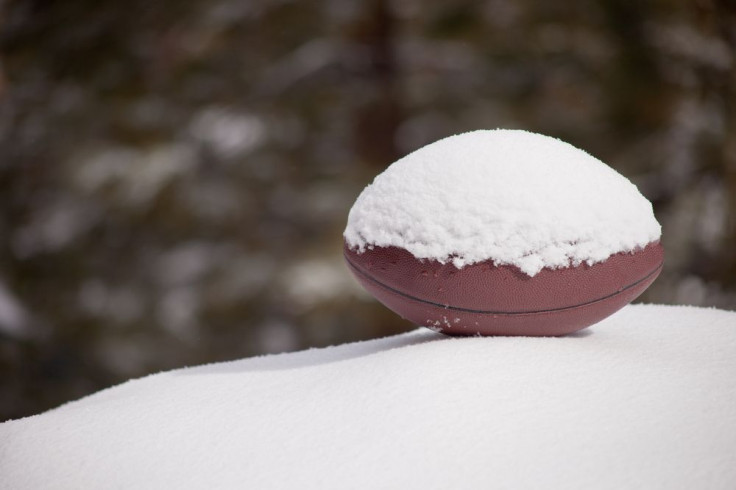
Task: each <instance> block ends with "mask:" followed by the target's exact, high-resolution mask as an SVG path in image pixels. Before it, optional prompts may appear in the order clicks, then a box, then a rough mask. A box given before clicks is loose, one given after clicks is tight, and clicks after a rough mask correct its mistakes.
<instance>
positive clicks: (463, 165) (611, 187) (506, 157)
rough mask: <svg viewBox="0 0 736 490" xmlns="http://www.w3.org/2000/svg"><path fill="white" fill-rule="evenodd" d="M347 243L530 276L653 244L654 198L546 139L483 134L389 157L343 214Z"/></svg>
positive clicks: (656, 225) (658, 233)
mask: <svg viewBox="0 0 736 490" xmlns="http://www.w3.org/2000/svg"><path fill="white" fill-rule="evenodd" d="M344 236H345V240H346V242H347V243H348V245H349V246H351V247H353V248H356V249H358V251H359V252H363V251H365V250H366V248H372V247H377V246H378V247H388V246H395V247H400V248H403V249H406V250H408V251H410V252H411V253H412V254H413V255H414V256H415V257H417V258H419V259H435V260H438V261H440V262H442V263H445V262H450V261H451V262H452V263H453V264H454V265H455V266H456V267H458V268H462V267H463V266H465V265H469V264H472V263H475V262H481V261H485V260H493V262H494V263H495V264H496V265H505V264H508V265H515V266H517V267H519V268H520V269H521V270H522V271H523V272H525V273H526V274H528V275H529V276H534V275H535V274H536V273H538V272H539V271H540V270H541V269H543V268H545V267H548V268H561V267H568V266H571V265H572V266H577V265H580V264H581V263H583V262H586V263H588V264H593V263H596V262H601V261H603V260H605V259H606V258H608V257H609V256H611V255H613V254H615V253H619V252H632V251H634V250H636V249H637V248H641V247H644V246H646V245H647V244H648V243H651V242H655V241H657V240H659V238H660V236H661V228H660V225H659V223H658V222H657V220H656V218H655V217H654V213H653V211H652V205H651V203H650V202H649V201H648V200H647V199H646V198H645V197H644V196H642V195H641V193H639V190H638V189H637V188H636V186H635V185H634V184H632V183H631V182H630V181H629V180H628V179H626V178H625V177H623V176H622V175H620V174H618V173H617V172H616V171H615V170H613V169H611V168H610V167H608V166H607V165H605V164H604V163H603V162H601V161H600V160H598V159H596V158H594V157H592V156H591V155H589V154H588V153H586V152H584V151H582V150H580V149H577V148H575V147H574V146H572V145H570V144H568V143H565V142H563V141H560V140H558V139H555V138H551V137H549V136H543V135H540V134H535V133H530V132H527V131H519V130H502V129H498V130H480V131H472V132H469V133H463V134H459V135H455V136H451V137H449V138H445V139H442V140H439V141H437V142H435V143H432V144H430V145H427V146H425V147H423V148H420V149H419V150H417V151H415V152H413V153H411V154H409V155H407V156H405V157H404V158H402V159H400V160H398V161H396V162H395V163H394V164H393V165H391V166H390V167H389V168H387V169H386V170H385V171H384V172H383V173H382V174H380V175H379V176H377V177H376V179H375V180H374V181H373V183H372V184H370V185H369V186H368V187H366V188H365V189H364V190H363V192H362V193H361V195H360V196H359V197H358V199H357V201H356V202H355V204H354V205H353V208H352V209H351V210H350V214H349V217H348V224H347V228H346V229H345V234H344Z"/></svg>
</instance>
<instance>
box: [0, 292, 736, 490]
mask: <svg viewBox="0 0 736 490" xmlns="http://www.w3.org/2000/svg"><path fill="white" fill-rule="evenodd" d="M734 352H736V313H733V312H725V311H721V310H709V309H700V308H688V307H664V306H629V307H626V308H624V309H623V310H621V311H620V312H619V313H617V314H615V315H614V316H612V317H609V318H608V319H606V320H604V321H602V322H601V323H599V324H598V325H596V326H594V327H592V328H590V329H588V330H586V331H584V332H581V333H578V334H574V335H571V336H568V337H560V338H533V337H486V338H472V337H471V338H449V337H444V336H442V335H439V334H436V333H433V332H431V331H429V330H417V331H414V332H411V333H408V334H404V335H398V336H395V337H389V338H385V339H380V340H373V341H369V342H362V343H356V344H349V345H343V346H339V347H330V348H327V349H320V350H308V351H303V352H297V353H293V354H282V355H276V356H266V357H257V358H252V359H245V360H241V361H234V362H227V363H222V364H214V365H208V366H201V367H196V368H190V369H182V370H177V371H171V372H167V373H161V374H157V375H154V376H149V377H147V378H143V379H138V380H135V381H130V382H128V383H125V384H122V385H120V386H117V387H114V388H111V389H108V390H105V391H102V392H99V393H97V394H95V395H92V396H90V397H87V398H84V399H82V400H79V401H76V402H73V403H69V404H67V405H64V406H62V407H60V408H57V409H55V410H52V411H50V412H47V413H44V414H42V415H38V416H34V417H29V418H26V419H21V420H17V421H12V422H6V423H4V424H0V475H1V476H0V488H2V489H13V490H26V489H34V490H36V489H47V488H48V489H51V488H53V489H75V490H76V489H80V488H113V487H114V488H120V489H136V490H138V489H149V488H150V489H160V488H176V489H181V490H186V489H211V488H215V489H225V488H227V489H230V488H257V489H269V488H274V489H276V488H278V489H284V488H300V489H301V488H320V489H323V488H330V489H333V488H334V489H344V488H351V489H362V488H365V489H369V488H370V489H373V488H397V489H399V488H400V489H406V488H423V489H446V488H514V489H525V488H595V489H607V488H616V489H618V488H668V489H688V490H689V489H693V488H709V489H729V490H731V489H733V488H736V465H734V464H733V462H734V461H736V410H734V407H735V406H736V376H734V374H736V356H734Z"/></svg>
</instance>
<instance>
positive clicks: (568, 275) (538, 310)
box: [344, 242, 664, 336]
mask: <svg viewBox="0 0 736 490" xmlns="http://www.w3.org/2000/svg"><path fill="white" fill-rule="evenodd" d="M344 254H345V260H346V261H347V263H348V265H349V266H350V267H349V268H350V270H351V271H352V272H353V274H354V275H355V277H356V278H357V279H358V281H359V282H360V283H361V284H362V285H363V286H364V287H365V288H366V289H367V290H368V291H369V292H370V293H371V294H372V295H373V296H375V297H376V298H377V299H378V300H379V301H380V302H381V303H383V304H384V305H386V306H387V307H388V308H390V309H391V310H393V311H394V312H396V313H398V314H399V315H401V316H402V317H403V318H405V319H407V320H409V321H411V322H413V323H415V324H417V325H422V326H425V327H429V328H432V329H435V330H438V331H441V332H443V333H446V334H449V335H533V336H556V335H564V334H567V333H571V332H575V331H577V330H580V329H582V328H585V327H588V326H590V325H593V324H594V323H597V322H599V321H600V320H602V319H604V318H605V317H607V316H609V315H611V314H613V313H614V312H616V311H618V310H619V309H621V308H623V307H624V306H626V305H627V304H628V303H630V302H631V301H632V300H634V298H636V297H637V296H639V295H640V294H641V293H642V292H643V291H644V290H645V289H646V288H647V287H648V286H649V285H650V284H651V283H652V282H653V281H654V280H655V279H656V278H657V276H658V275H659V273H660V271H661V270H662V264H663V261H664V251H663V249H662V246H661V245H660V243H659V242H653V243H650V244H648V245H647V246H646V247H644V248H643V249H639V250H636V251H635V252H631V253H619V254H615V255H612V256H610V257H609V258H608V259H606V260H604V261H603V262H599V263H596V264H593V265H587V264H585V263H583V264H581V265H579V266H575V267H572V266H571V267H567V268H562V269H542V270H541V271H540V272H539V273H537V274H536V275H534V276H533V277H530V276H528V275H526V274H524V273H523V272H521V271H520V270H519V269H518V268H517V267H515V266H506V265H504V266H496V265H494V264H493V261H490V260H489V261H485V262H479V263H475V264H472V265H467V266H465V267H463V268H462V269H458V268H457V267H455V266H454V265H453V264H452V263H450V262H448V263H445V264H442V263H440V262H438V261H433V260H420V259H417V258H416V257H414V256H413V255H412V254H411V253H410V252H408V251H406V250H404V249H401V248H397V247H375V248H372V249H366V250H364V251H363V252H362V253H358V251H357V250H352V249H351V248H350V247H349V246H348V245H347V244H346V245H345V248H344Z"/></svg>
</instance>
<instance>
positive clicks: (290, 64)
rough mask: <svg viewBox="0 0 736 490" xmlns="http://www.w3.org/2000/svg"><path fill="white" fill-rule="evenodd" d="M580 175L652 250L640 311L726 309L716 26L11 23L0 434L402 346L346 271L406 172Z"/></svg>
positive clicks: (80, 7)
mask: <svg viewBox="0 0 736 490" xmlns="http://www.w3.org/2000/svg"><path fill="white" fill-rule="evenodd" d="M497 127H502V128H522V129H528V130H531V131H536V132H541V133H545V134H548V135H553V136H556V137H559V138H562V139H564V140H567V141H569V142H570V143H572V144H574V145H575V146H578V147H580V148H583V149H585V150H586V151H588V152H589V153H591V154H593V155H595V156H596V157H598V158H600V159H601V160H603V161H604V162H606V163H608V164H609V165H611V166H612V167H614V168H615V169H617V170H618V171H619V172H621V173H622V174H624V175H625V176H627V177H629V178H630V179H632V181H634V183H636V184H637V185H638V186H639V188H640V190H641V191H642V192H643V193H644V194H645V195H646V196H647V197H648V198H649V199H650V200H652V202H653V203H654V207H655V213H656V215H657V217H658V219H659V221H660V222H661V223H662V225H663V228H664V238H663V241H664V245H665V248H666V250H667V263H666V268H665V270H664V272H663V273H662V275H661V276H660V278H659V280H658V281H657V282H656V283H655V284H654V285H653V286H652V287H651V288H650V289H649V290H648V291H647V293H646V294H645V296H644V297H643V298H642V299H641V300H643V301H646V302H657V303H668V304H692V305H707V306H717V307H720V308H726V309H734V308H736V5H735V4H734V2H733V1H728V0H688V1H673V0H657V1H655V0H630V1H626V0H597V1H592V0H571V1H567V2H543V1H533V0H488V1H472V0H465V1H458V2H439V1H434V2H420V1H417V0H403V1H398V0H397V1H389V0H364V1H357V0H325V1H316V0H302V1H287V0H262V1H252V0H175V1H174V0H158V1H155V2H153V1H150V0H126V1H125V2H123V1H117V2H115V1H101V0H64V1H52V0H0V420H6V419H8V418H15V417H21V416H25V415H30V414H33V413H38V412H40V411H42V410H45V409H48V408H51V407H53V406H56V405H58V404H60V403H63V402H65V401H68V400H72V399H75V398H78V397H80V396H83V395H85V394H88V393H91V392H93V391H95V390H98V389H101V388H104V387H107V386H110V385H112V384H115V383H119V382H121V381H123V380H125V379H128V378H130V377H137V376H142V375H145V374H148V373H153V372H156V371H160V370H164V369H170V368H175V367H180V366H186V365H193V364H201V363H206V362H215V361H222V360H228V359H235V358H240V357H244V356H252V355H257V354H265V353H275V352H285V351H292V350H296V349H303V348H307V347H316V346H325V345H329V344H335V343H341V342H347V341H352V340H357V339H368V338H374V337H379V336H385V335H389V334H392V333H396V332H401V331H406V330H410V329H412V328H414V327H413V326H412V325H410V324H408V323H406V322H404V321H402V320H401V319H399V318H398V317H397V316H395V315H394V314H392V313H390V312H389V311H388V310H386V309H385V308H383V307H382V306H380V305H379V304H378V303H376V302H375V301H373V300H372V299H371V298H370V297H368V296H367V295H366V294H365V293H363V292H362V291H361V289H360V288H359V287H358V286H357V284H356V283H355V282H353V280H352V279H351V278H350V277H349V275H348V272H347V270H346V268H345V267H344V266H343V264H342V257H341V246H342V237H341V234H342V230H343V228H344V226H345V222H346V218H347V213H348V210H349V208H350V206H351V205H352V203H353V201H354V200H355V198H356V197H357V195H358V194H359V192H360V191H361V190H362V188H363V187H364V186H365V185H366V184H368V183H369V182H370V181H371V180H372V178H373V177H374V176H375V175H376V174H377V173H379V172H381V171H382V170H383V169H384V168H385V167H386V166H387V165H388V164H390V163H391V162H393V161H394V160H395V159H397V157H399V156H401V155H404V154H406V153H407V152H410V151H412V150H414V149H416V148H418V147H420V146H422V145H424V144H427V143H429V142H432V141H434V140H436V139H439V138H441V137H444V136H448V135H451V134H455V133H458V132H463V131H467V130H471V129H478V128H497Z"/></svg>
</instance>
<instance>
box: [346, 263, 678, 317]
mask: <svg viewBox="0 0 736 490" xmlns="http://www.w3.org/2000/svg"><path fill="white" fill-rule="evenodd" d="M343 256H344V257H345V261H346V262H347V263H348V265H349V266H350V268H351V269H353V270H355V271H356V272H357V273H358V274H360V275H361V276H363V277H365V278H366V279H368V280H369V281H371V282H373V283H375V284H376V285H378V286H380V287H382V288H384V289H387V290H388V291H391V292H393V293H395V294H398V295H399V296H403V297H404V298H407V299H410V300H413V301H417V302H419V303H425V304H427V305H432V306H437V307H439V308H442V309H445V310H452V311H461V312H465V313H476V314H480V315H534V314H538V313H552V312H557V311H564V310H570V309H574V308H580V307H583V306H588V305H591V304H593V303H597V302H599V301H604V300H606V299H609V298H612V297H614V296H617V295H619V294H621V293H623V292H624V291H626V290H628V289H631V288H633V287H635V286H637V285H638V284H641V283H642V282H644V281H646V280H647V279H649V278H650V277H652V276H653V275H656V274H658V273H659V271H660V270H661V269H662V266H663V265H664V261H662V262H660V263H659V265H657V267H655V268H654V269H653V270H652V271H650V272H649V273H648V274H646V275H645V276H644V277H642V278H640V279H638V280H637V281H634V282H632V283H631V284H628V285H626V286H624V287H622V288H621V289H618V290H617V291H615V292H613V293H611V294H607V295H605V296H601V297H600V298H596V299H592V300H590V301H586V302H585V303H579V304H576V305H570V306H560V307H558V308H547V309H544V310H516V311H494V310H476V309H473V308H463V307H461V306H450V305H443V304H442V303H437V302H435V301H430V300H426V299H422V298H418V297H416V296H412V295H411V294H407V293H405V292H403V291H400V290H398V289H396V288H393V287H391V286H389V285H387V284H384V283H382V282H381V281H379V280H378V279H376V278H374V277H373V276H371V275H370V274H368V273H367V272H365V271H363V270H362V269H361V268H360V267H359V266H358V265H356V264H354V263H353V261H352V260H350V258H349V257H348V256H347V254H343Z"/></svg>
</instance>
